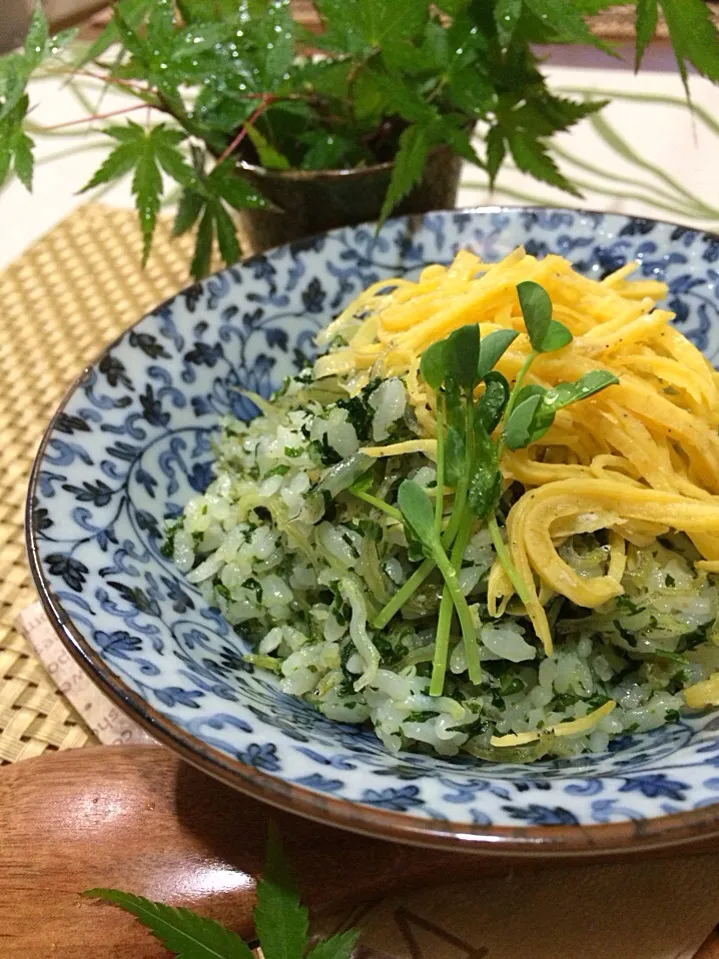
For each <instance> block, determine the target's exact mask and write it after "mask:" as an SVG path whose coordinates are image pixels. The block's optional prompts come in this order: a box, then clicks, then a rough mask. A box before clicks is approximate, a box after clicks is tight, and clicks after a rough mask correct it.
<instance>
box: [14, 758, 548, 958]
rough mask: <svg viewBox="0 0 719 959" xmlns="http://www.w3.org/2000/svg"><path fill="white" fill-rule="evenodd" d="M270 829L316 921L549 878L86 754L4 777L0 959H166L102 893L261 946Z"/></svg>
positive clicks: (166, 764)
mask: <svg viewBox="0 0 719 959" xmlns="http://www.w3.org/2000/svg"><path fill="white" fill-rule="evenodd" d="M270 818H273V819H274V820H275V821H276V822H277V824H278V827H279V830H280V834H281V835H282V837H283V841H284V843H285V847H286V852H287V855H288V857H289V859H290V861H291V862H292V864H293V866H294V868H295V871H296V872H297V873H298V874H299V876H300V878H301V888H302V894H303V899H304V901H305V902H306V904H307V905H308V906H309V908H310V910H311V911H312V912H313V913H314V914H318V913H328V912H332V911H334V910H339V909H342V908H344V907H345V906H347V905H349V904H351V903H356V902H361V901H363V900H368V899H376V898H379V897H382V896H386V895H389V894H392V893H396V892H399V891H400V890H406V889H407V888H410V887H413V886H419V885H423V884H428V883H437V882H448V881H453V880H462V879H467V878H471V877H473V876H477V875H481V874H486V873H487V872H491V871H494V872H498V873H507V872H508V871H510V870H511V868H512V866H513V865H514V866H516V865H520V864H521V865H522V866H525V867H526V866H527V865H531V866H534V867H535V868H538V867H539V866H540V865H541V863H538V862H537V861H536V860H534V861H533V860H526V859H521V860H517V861H516V862H515V863H512V862H510V861H508V860H507V859H506V858H503V859H502V860H501V861H499V860H497V859H483V858H481V857H479V856H476V855H461V854H452V853H445V852H440V851H437V850H423V849H419V848H415V847H411V846H402V845H398V844H395V843H389V842H384V841H380V840H375V839H368V838H365V837H362V836H358V835H355V834H353V833H349V832H344V831H340V830H337V829H333V828H330V827H325V826H320V825H317V824H316V823H311V822H309V821H307V820H304V819H300V818H298V817H295V816H291V815H288V814H286V813H282V812H278V811H276V810H273V809H271V808H270V807H268V806H265V805H263V804H261V803H258V802H256V801H254V800H252V799H249V798H247V797H245V796H243V795H241V794H240V793H236V792H234V791H233V790H231V789H229V788H228V787H226V786H223V785H221V784H220V783H218V782H215V781H214V780H213V779H210V778H209V777H207V776H206V775H205V774H204V773H201V772H199V771H197V770H196V769H194V768H193V767H191V766H189V765H187V764H185V763H183V762H182V761H181V760H179V759H177V758H176V757H175V756H174V755H173V754H172V753H171V752H169V751H167V750H165V749H163V748H161V747H159V746H113V747H102V746H100V747H95V748H88V749H78V750H73V751H71V752H66V753H55V754H54V755H52V756H49V755H46V756H43V757H41V758H39V759H32V760H28V761H26V762H23V763H18V764H17V765H14V766H7V767H5V768H4V769H2V770H0V955H2V956H3V959H159V957H163V956H164V957H166V956H167V953H166V952H165V951H164V950H163V949H162V948H161V947H160V946H159V945H158V944H157V943H156V942H155V941H154V940H153V939H151V937H150V936H149V935H148V933H147V932H146V931H145V930H143V929H142V928H141V927H140V926H139V924H138V923H137V922H136V921H135V920H134V919H132V918H131V917H129V916H127V915H125V914H124V913H122V912H120V911H119V910H117V909H114V908H111V907H109V906H106V905H102V904H99V903H96V902H91V901H88V900H85V899H81V898H80V897H79V896H78V893H79V892H80V891H82V890H83V889H87V888H90V887H92V886H111V887H118V888H121V889H124V890H126V891H128V892H134V893H139V894H141V895H144V896H148V897H149V898H151V899H155V900H160V901H163V902H167V903H170V904H172V905H185V906H189V907H190V908H193V909H196V910H197V911H199V912H201V913H202V914H204V915H207V916H212V917H213V918H216V919H218V920H220V921H221V922H224V923H226V924H227V925H229V926H230V927H231V928H233V929H235V930H236V931H237V932H239V933H240V934H241V935H242V936H244V937H247V938H250V937H251V935H252V922H251V913H252V907H253V904H254V879H255V877H256V876H257V875H258V873H259V872H260V871H261V866H262V859H263V854H264V844H265V838H266V834H267V824H268V820H269V819H270ZM554 864H555V865H556V860H554Z"/></svg>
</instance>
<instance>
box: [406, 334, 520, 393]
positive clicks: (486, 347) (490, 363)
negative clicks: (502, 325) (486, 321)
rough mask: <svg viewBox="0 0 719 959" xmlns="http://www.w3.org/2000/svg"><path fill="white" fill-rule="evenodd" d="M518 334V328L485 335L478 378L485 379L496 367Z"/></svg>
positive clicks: (478, 367)
mask: <svg viewBox="0 0 719 959" xmlns="http://www.w3.org/2000/svg"><path fill="white" fill-rule="evenodd" d="M518 335H519V334H518V333H517V332H516V330H495V331H494V333H490V334H489V336H485V337H484V339H483V340H482V342H481V344H480V348H479V363H478V364H477V380H479V381H481V380H483V379H484V378H485V377H486V375H487V374H488V373H489V371H490V370H493V369H494V367H495V366H496V365H497V363H498V362H499V361H500V359H501V358H502V357H503V356H504V354H505V353H506V351H507V350H508V349H509V347H510V346H511V345H512V343H514V341H515V340H516V339H517V336H518ZM422 359H424V354H422ZM431 385H432V384H430V386H431Z"/></svg>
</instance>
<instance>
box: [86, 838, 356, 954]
mask: <svg viewBox="0 0 719 959" xmlns="http://www.w3.org/2000/svg"><path fill="white" fill-rule="evenodd" d="M83 895H84V896H87V897H88V898H93V899H102V900H104V901H105V902H109V903H112V904H113V905H115V906H119V907H120V908H121V909H124V910H125V911H126V912H129V913H131V914H132V915H133V916H136V917H137V918H138V919H139V920H140V922H141V923H142V924H143V925H144V926H146V927H147V928H148V929H149V930H150V931H151V932H152V934H153V935H154V936H155V937H156V938H157V939H159V941H160V942H161V943H162V944H163V945H165V946H166V947H167V948H168V949H169V950H170V951H171V952H172V954H173V955H174V956H176V957H177V959H252V956H253V953H252V952H251V951H250V949H249V947H248V946H247V945H246V944H245V943H244V942H243V940H242V939H241V938H240V937H239V936H238V935H237V934H236V933H234V932H231V931H230V930H229V929H225V928H224V927H223V926H221V925H220V924H219V923H218V922H215V921H214V920H213V919H205V918H203V917H202V916H198V915H197V914H196V913H194V912H191V911H190V910H189V909H182V908H173V907H171V906H165V905H163V904H162V903H159V902H152V901H150V900H149V899H145V898H144V897H142V896H134V895H132V894H131V893H127V892H121V891H120V890H118V889H89V890H88V891H87V892H85V893H83ZM254 922H255V929H256V931H257V935H258V937H259V940H260V946H261V947H262V954H263V955H264V957H265V959H302V957H303V956H306V959H350V957H351V955H352V951H353V949H354V946H355V944H356V942H357V936H358V934H357V932H356V930H354V929H349V930H347V931H346V932H342V933H339V934H337V935H335V936H331V937H330V938H329V939H323V940H321V941H319V942H316V943H315V944H314V945H313V946H312V947H311V948H310V950H309V952H308V951H307V947H308V945H309V942H308V938H307V931H308V917H307V910H306V909H305V908H304V907H303V906H302V905H301V904H300V899H299V893H298V892H297V888H296V886H295V883H294V880H293V878H292V875H291V874H290V871H289V868H288V866H287V863H286V862H285V860H284V858H283V856H282V849H281V847H280V842H279V838H278V836H277V833H276V831H275V829H274V827H273V825H272V824H271V825H270V834H269V839H268V843H267V854H266V858H265V864H264V870H263V875H262V878H261V879H260V880H259V881H258V883H257V906H256V907H255V910H254Z"/></svg>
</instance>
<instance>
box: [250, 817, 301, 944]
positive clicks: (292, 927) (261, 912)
mask: <svg viewBox="0 0 719 959" xmlns="http://www.w3.org/2000/svg"><path fill="white" fill-rule="evenodd" d="M254 919H255V929H256V931H257V936H258V938H259V940H260V942H261V943H262V952H263V954H264V956H265V959H295V957H296V956H302V954H303V953H304V951H305V948H306V945H307V931H308V928H309V918H308V915H307V910H306V909H305V907H304V906H302V905H301V904H300V897H299V892H298V891H297V886H296V885H295V882H294V879H293V878H292V874H291V873H290V870H289V867H288V865H287V863H286V862H285V860H284V858H283V856H282V849H281V846H280V840H279V836H278V835H277V831H276V829H275V828H274V827H271V828H270V834H269V838H268V841H267V856H266V858H265V867H264V870H263V873H262V878H261V879H260V881H259V882H258V883H257V906H256V907H255V914H254Z"/></svg>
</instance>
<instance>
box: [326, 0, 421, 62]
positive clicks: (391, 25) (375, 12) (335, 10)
mask: <svg viewBox="0 0 719 959" xmlns="http://www.w3.org/2000/svg"><path fill="white" fill-rule="evenodd" d="M316 7H317V9H318V11H319V14H320V16H321V17H322V19H323V20H324V22H325V27H326V30H325V32H324V33H323V34H322V35H321V36H320V37H319V38H317V39H316V40H315V41H314V42H315V43H317V44H318V45H320V46H322V47H323V48H325V49H329V50H334V51H337V52H340V53H351V54H357V53H363V52H365V51H372V50H378V49H380V48H382V47H383V46H384V45H385V44H386V43H390V42H392V41H393V40H406V39H409V38H411V37H415V36H417V35H419V34H420V33H421V31H422V28H423V26H424V24H425V22H426V20H427V16H428V13H429V3H427V2H426V0H392V2H387V0H317V2H316Z"/></svg>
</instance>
